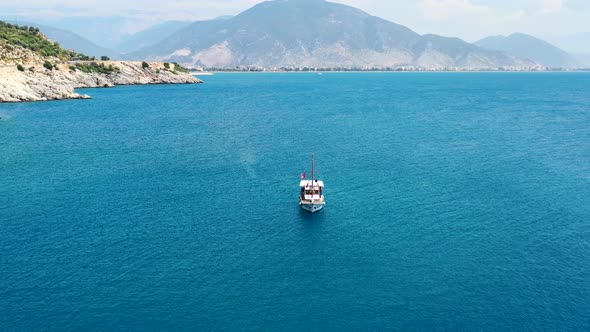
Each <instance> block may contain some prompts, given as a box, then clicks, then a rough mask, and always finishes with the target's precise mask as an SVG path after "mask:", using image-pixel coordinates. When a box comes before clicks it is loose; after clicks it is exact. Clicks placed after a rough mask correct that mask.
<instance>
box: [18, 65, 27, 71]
mask: <svg viewBox="0 0 590 332" xmlns="http://www.w3.org/2000/svg"><path fill="white" fill-rule="evenodd" d="M16 69H18V71H25V67H23V65H21V64H19V65H17V66H16Z"/></svg>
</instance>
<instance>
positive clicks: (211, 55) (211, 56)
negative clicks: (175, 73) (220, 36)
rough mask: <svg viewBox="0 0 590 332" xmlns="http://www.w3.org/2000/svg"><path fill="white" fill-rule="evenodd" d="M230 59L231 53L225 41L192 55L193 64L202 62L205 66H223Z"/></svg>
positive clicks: (231, 57) (230, 61) (230, 60)
mask: <svg viewBox="0 0 590 332" xmlns="http://www.w3.org/2000/svg"><path fill="white" fill-rule="evenodd" d="M232 61H233V55H232V51H231V49H230V48H229V43H228V42H227V41H224V42H223V43H220V44H215V45H213V46H211V47H209V48H208V49H206V50H203V51H201V52H199V53H197V54H195V56H193V64H202V65H203V66H205V67H223V66H227V65H229V64H231V63H232Z"/></svg>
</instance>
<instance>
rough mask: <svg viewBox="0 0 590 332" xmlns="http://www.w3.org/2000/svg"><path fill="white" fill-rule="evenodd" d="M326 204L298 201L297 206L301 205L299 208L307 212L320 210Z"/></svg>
mask: <svg viewBox="0 0 590 332" xmlns="http://www.w3.org/2000/svg"><path fill="white" fill-rule="evenodd" d="M325 205H326V203H317V204H313V203H302V202H300V203H299V206H301V208H302V209H303V210H305V211H307V212H311V213H315V212H318V211H320V210H321V209H323V208H324V206H325Z"/></svg>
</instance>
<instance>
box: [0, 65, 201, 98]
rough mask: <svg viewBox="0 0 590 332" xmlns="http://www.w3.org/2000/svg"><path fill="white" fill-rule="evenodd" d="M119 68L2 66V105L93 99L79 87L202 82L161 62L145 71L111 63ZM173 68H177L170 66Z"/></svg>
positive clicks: (137, 67)
mask: <svg viewBox="0 0 590 332" xmlns="http://www.w3.org/2000/svg"><path fill="white" fill-rule="evenodd" d="M109 64H112V65H113V66H115V67H117V68H119V69H120V72H119V73H113V74H111V75H103V74H98V73H84V72H81V71H79V70H76V71H72V70H70V69H69V68H68V67H69V66H68V65H63V64H62V65H58V66H57V68H58V69H56V70H53V71H49V70H45V69H39V70H35V71H33V72H31V71H29V70H25V71H24V72H20V71H18V70H17V69H16V65H14V64H13V65H5V66H4V67H0V102H18V101H44V100H56V99H81V98H90V97H89V96H87V95H83V94H79V93H77V92H75V91H74V89H76V88H96V87H112V86H115V85H135V84H184V83H202V81H201V80H200V79H198V78H196V77H194V76H192V75H190V74H188V73H181V72H177V73H173V72H170V71H166V70H164V69H165V67H164V64H163V63H161V62H150V63H149V64H150V68H147V69H143V68H142V63H141V62H127V61H108V62H105V65H107V66H108V65H109ZM170 66H174V65H173V64H170Z"/></svg>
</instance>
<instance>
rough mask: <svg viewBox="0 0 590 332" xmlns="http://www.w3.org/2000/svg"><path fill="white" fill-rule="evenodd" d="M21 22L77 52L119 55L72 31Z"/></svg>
mask: <svg viewBox="0 0 590 332" xmlns="http://www.w3.org/2000/svg"><path fill="white" fill-rule="evenodd" d="M19 24H20V25H21V26H22V25H28V26H34V27H37V28H39V29H40V30H41V32H43V34H44V35H45V36H47V38H49V39H51V40H53V41H54V42H58V43H59V44H60V45H61V46H62V47H63V48H64V49H71V50H75V51H76V52H79V53H84V54H86V55H89V56H96V57H101V56H103V55H106V56H109V57H111V58H116V57H117V52H115V51H113V50H110V49H107V48H105V47H101V46H98V45H96V44H95V43H93V42H91V41H90V40H88V39H86V38H84V37H82V36H80V35H78V34H75V33H73V32H71V31H66V30H63V29H58V28H54V27H51V26H47V25H43V24H37V23H31V22H19Z"/></svg>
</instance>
